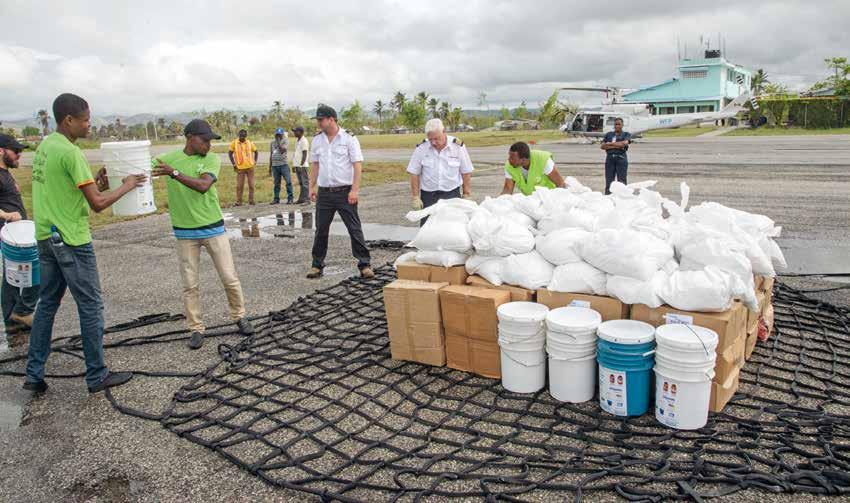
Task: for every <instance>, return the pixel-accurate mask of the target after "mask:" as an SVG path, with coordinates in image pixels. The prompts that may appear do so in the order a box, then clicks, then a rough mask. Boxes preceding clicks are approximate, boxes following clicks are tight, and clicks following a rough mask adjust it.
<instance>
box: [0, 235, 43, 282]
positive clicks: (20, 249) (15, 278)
mask: <svg viewBox="0 0 850 503" xmlns="http://www.w3.org/2000/svg"><path fill="white" fill-rule="evenodd" d="M0 241H2V244H0V250H2V253H3V262H4V267H3V274H4V275H5V276H6V281H7V282H9V284H10V285H12V286H15V287H18V288H29V287H31V286H36V285H38V284H39V283H40V282H41V266H40V265H39V262H38V242H37V241H36V240H35V222H33V221H32V220H19V221H17V222H9V223H7V224H6V225H4V226H3V229H2V230H0Z"/></svg>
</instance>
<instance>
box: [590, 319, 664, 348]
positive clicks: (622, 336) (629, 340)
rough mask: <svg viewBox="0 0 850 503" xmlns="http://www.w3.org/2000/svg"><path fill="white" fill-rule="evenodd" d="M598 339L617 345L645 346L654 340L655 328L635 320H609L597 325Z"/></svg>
mask: <svg viewBox="0 0 850 503" xmlns="http://www.w3.org/2000/svg"><path fill="white" fill-rule="evenodd" d="M598 333H599V338H600V339H605V340H606V341H608V342H616V343H617V344H646V343H647V342H652V340H653V339H655V328H654V327H653V326H652V325H650V324H649V323H644V322H642V321H637V320H610V321H606V322H604V323H602V324H601V325H599V329H598Z"/></svg>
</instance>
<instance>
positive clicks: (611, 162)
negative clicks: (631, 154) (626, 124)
mask: <svg viewBox="0 0 850 503" xmlns="http://www.w3.org/2000/svg"><path fill="white" fill-rule="evenodd" d="M631 142H632V135H631V134H630V133H627V132H625V131H623V120H622V119H616V120H615V121H614V130H613V131H608V132H607V133H605V138H603V140H602V145H601V146H600V148H601V149H602V150H604V151H605V154H606V155H605V193H606V194H610V193H611V184H612V183H613V182H614V180H615V179H616V180H617V181H618V182H620V183H628V182H626V173H627V171H628V170H629V158H628V157H627V155H626V152H627V151H628V150H629V143H631Z"/></svg>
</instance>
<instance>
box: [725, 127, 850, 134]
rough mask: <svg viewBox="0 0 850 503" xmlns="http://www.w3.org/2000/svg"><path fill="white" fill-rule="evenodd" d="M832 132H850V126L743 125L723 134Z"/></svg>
mask: <svg viewBox="0 0 850 503" xmlns="http://www.w3.org/2000/svg"><path fill="white" fill-rule="evenodd" d="M830 134H850V127H841V128H832V129H805V128H801V127H789V128H786V127H775V126H762V127H760V128H756V129H752V128H748V127H742V128H738V129H733V130H732V131H729V132H728V133H726V134H724V135H723V136H795V135H802V136H817V135H830Z"/></svg>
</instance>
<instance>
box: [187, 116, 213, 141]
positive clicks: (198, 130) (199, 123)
mask: <svg viewBox="0 0 850 503" xmlns="http://www.w3.org/2000/svg"><path fill="white" fill-rule="evenodd" d="M183 134H185V135H190V134H191V135H197V136H200V137H201V138H203V139H205V140H220V139H221V136H219V135H217V134H215V133H213V131H212V128H211V127H210V124H209V123H208V122H207V121H205V120H202V119H192V120H190V121H189V123H188V124H186V127H184V128H183Z"/></svg>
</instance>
